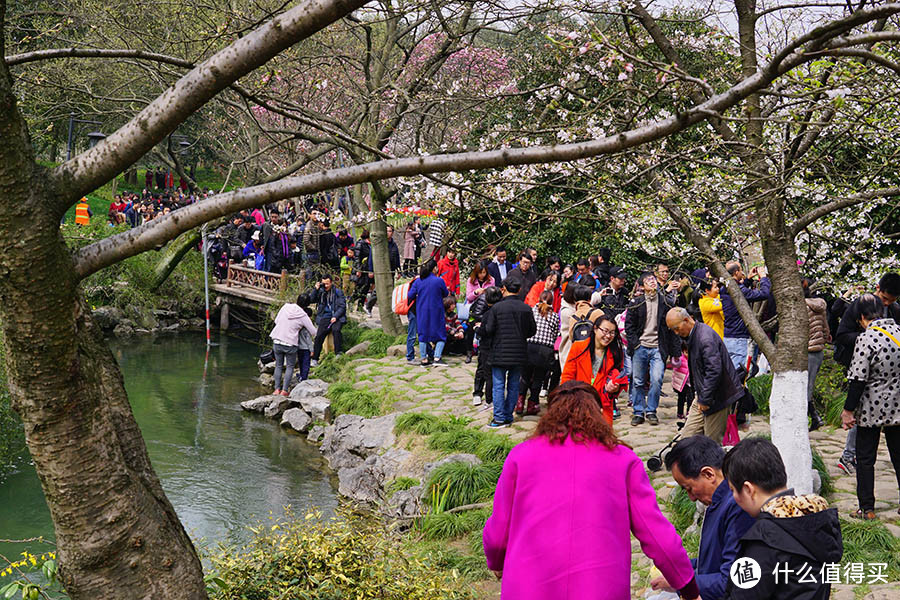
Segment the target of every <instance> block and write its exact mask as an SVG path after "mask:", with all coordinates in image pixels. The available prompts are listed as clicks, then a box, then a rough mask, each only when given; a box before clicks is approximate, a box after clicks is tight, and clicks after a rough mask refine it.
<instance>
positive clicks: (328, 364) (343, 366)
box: [311, 354, 353, 382]
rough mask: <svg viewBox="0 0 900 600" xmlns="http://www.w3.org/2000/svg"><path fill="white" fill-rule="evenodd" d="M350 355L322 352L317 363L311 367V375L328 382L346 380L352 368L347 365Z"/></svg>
mask: <svg viewBox="0 0 900 600" xmlns="http://www.w3.org/2000/svg"><path fill="white" fill-rule="evenodd" d="M351 358H352V357H351V356H347V355H346V354H341V355H340V356H337V355H336V354H324V355H322V357H321V358H320V359H319V364H318V365H316V366H315V367H313V368H312V369H311V374H312V377H314V378H316V379H323V380H325V381H328V382H336V381H348V380H349V379H350V375H351V374H352V373H353V369H352V368H351V367H350V366H349V363H350V359H351Z"/></svg>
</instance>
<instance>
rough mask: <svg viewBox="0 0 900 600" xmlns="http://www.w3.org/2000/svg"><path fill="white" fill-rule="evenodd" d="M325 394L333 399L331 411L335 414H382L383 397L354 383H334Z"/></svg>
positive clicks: (372, 415) (364, 415) (373, 415)
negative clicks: (357, 387)
mask: <svg viewBox="0 0 900 600" xmlns="http://www.w3.org/2000/svg"><path fill="white" fill-rule="evenodd" d="M325 395H326V396H327V397H328V398H329V399H330V400H331V412H332V413H334V415H335V416H337V415H360V416H363V417H367V418H368V417H377V416H378V415H380V414H381V408H382V399H381V397H380V396H378V394H376V393H374V392H370V391H369V390H358V389H356V388H354V387H353V385H352V384H349V383H346V382H340V383H335V384H332V385H331V386H329V387H328V392H326V394H325Z"/></svg>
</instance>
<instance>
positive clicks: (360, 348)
mask: <svg viewBox="0 0 900 600" xmlns="http://www.w3.org/2000/svg"><path fill="white" fill-rule="evenodd" d="M371 345H372V342H370V341H368V340H366V341H364V342H360V343H358V344H357V345H355V346H353V347H352V348H350V349H349V350H347V352H346V353H345V354H347V356H356V355H362V354H365V353H366V352H368V351H369V346H371Z"/></svg>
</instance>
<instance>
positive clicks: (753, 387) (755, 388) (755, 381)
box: [747, 375, 772, 415]
mask: <svg viewBox="0 0 900 600" xmlns="http://www.w3.org/2000/svg"><path fill="white" fill-rule="evenodd" d="M747 389H749V390H750V393H751V394H753V399H754V400H756V404H757V405H758V406H759V410H757V411H756V414H759V415H768V414H769V396H770V395H771V394H772V376H771V375H757V376H756V377H751V378H750V379H748V380H747Z"/></svg>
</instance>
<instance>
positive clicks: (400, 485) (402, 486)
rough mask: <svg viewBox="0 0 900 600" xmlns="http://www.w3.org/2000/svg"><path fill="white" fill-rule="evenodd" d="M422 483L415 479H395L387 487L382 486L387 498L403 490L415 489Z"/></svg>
mask: <svg viewBox="0 0 900 600" xmlns="http://www.w3.org/2000/svg"><path fill="white" fill-rule="evenodd" d="M420 483H422V482H421V481H419V480H418V479H416V478H415V477H395V478H394V479H391V480H390V481H389V482H388V483H387V485H385V486H384V490H385V492H387V496H388V498H390V497H391V496H393V495H394V494H396V493H397V492H402V491H403V490H408V489H409V488H412V487H416V486H417V485H419V484H420Z"/></svg>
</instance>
